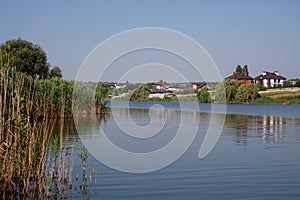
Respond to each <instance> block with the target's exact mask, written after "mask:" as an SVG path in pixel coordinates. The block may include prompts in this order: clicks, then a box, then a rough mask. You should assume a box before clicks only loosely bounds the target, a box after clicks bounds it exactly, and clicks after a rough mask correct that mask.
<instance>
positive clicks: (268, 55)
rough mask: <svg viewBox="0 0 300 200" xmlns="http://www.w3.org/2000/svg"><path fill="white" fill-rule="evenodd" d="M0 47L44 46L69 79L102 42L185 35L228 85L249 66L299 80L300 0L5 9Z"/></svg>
mask: <svg viewBox="0 0 300 200" xmlns="http://www.w3.org/2000/svg"><path fill="white" fill-rule="evenodd" d="M0 8H1V12H0V18H1V20H0V27H1V29H0V30H1V31H0V42H1V43H2V42H5V41H6V40H9V39H14V38H18V37H21V38H22V39H26V40H29V41H31V42H33V43H37V44H39V45H41V47H42V48H43V49H44V50H45V51H46V52H47V55H48V60H49V62H50V63H51V64H52V65H58V66H60V67H61V68H62V70H63V73H64V76H65V77H66V78H67V79H74V77H75V74H76V72H77V70H78V68H79V66H80V65H81V63H82V61H83V60H84V58H85V57H86V56H87V54H88V53H89V52H90V51H91V50H92V49H93V48H94V47H95V46H96V45H97V44H99V43H100V42H101V41H103V40H105V39H106V38H108V37H110V36H111V35H113V34H116V33H119V32H121V31H125V30H127V29H132V28H137V27H145V26H155V27H165V28H170V29H174V30H177V31H180V32H183V33H185V34H187V35H189V36H191V37H192V38H194V39H195V40H196V41H198V42H199V43H200V44H201V45H202V46H203V47H205V48H206V50H207V51H208V52H209V53H210V55H211V57H212V58H213V59H214V61H215V62H216V64H217V66H218V67H219V69H220V71H221V74H222V76H223V77H226V76H228V75H230V74H231V73H232V71H233V70H234V69H235V67H236V65H238V64H241V65H244V64H247V65H248V67H249V70H250V73H251V74H250V75H252V76H257V75H258V74H260V73H261V72H262V71H263V70H269V71H273V70H278V71H279V73H280V74H282V75H284V76H286V77H288V78H295V77H300V20H299V19H300V12H299V11H300V1H298V0H251V1H249V0H226V1H222V0H220V1H216V0H207V1H199V0H196V1H183V0H182V1H177V0H172V1H171V0H170V1H164V0H151V1H140V0H126V1H122V0H119V1H114V0H107V1H15V0H12V1H3V2H2V3H1V7H0Z"/></svg>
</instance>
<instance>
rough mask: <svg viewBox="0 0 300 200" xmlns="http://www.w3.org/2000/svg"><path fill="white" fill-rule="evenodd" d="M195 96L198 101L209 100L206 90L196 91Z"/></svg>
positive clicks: (206, 101)
mask: <svg viewBox="0 0 300 200" xmlns="http://www.w3.org/2000/svg"><path fill="white" fill-rule="evenodd" d="M197 98H198V101H199V103H210V102H211V97H210V93H209V92H208V91H207V90H199V91H197Z"/></svg>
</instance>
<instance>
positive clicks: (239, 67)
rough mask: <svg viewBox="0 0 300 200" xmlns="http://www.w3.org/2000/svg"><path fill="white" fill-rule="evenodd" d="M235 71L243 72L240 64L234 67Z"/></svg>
mask: <svg viewBox="0 0 300 200" xmlns="http://www.w3.org/2000/svg"><path fill="white" fill-rule="evenodd" d="M235 71H236V72H239V73H242V72H243V69H242V67H241V65H238V66H237V67H236V69H235Z"/></svg>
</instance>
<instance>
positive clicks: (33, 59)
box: [0, 38, 49, 79]
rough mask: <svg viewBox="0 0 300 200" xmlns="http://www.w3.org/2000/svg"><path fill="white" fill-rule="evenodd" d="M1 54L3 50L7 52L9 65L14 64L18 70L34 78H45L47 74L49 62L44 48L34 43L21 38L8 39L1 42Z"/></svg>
mask: <svg viewBox="0 0 300 200" xmlns="http://www.w3.org/2000/svg"><path fill="white" fill-rule="evenodd" d="M0 50H1V52H2V56H5V55H4V52H6V54H9V57H10V67H13V66H16V69H17V70H18V71H20V72H23V73H26V74H27V75H30V76H32V77H36V78H40V79H43V78H47V77H48V75H49V63H48V62H47V55H46V53H45V52H44V50H43V49H42V48H41V47H40V46H39V45H36V44H33V43H31V42H28V41H26V40H22V39H21V38H18V39H15V40H8V41H6V42H5V43H4V44H1V46H0Z"/></svg>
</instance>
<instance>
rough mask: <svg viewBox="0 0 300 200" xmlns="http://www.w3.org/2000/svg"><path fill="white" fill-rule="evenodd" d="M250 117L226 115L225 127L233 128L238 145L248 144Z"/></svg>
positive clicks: (232, 131)
mask: <svg viewBox="0 0 300 200" xmlns="http://www.w3.org/2000/svg"><path fill="white" fill-rule="evenodd" d="M249 117H251V116H246V115H226V119H225V126H227V128H229V127H230V128H231V133H232V134H233V135H234V136H235V140H236V143H237V144H241V145H243V144H247V139H248V138H247V137H248V135H247V132H248V122H249Z"/></svg>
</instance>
